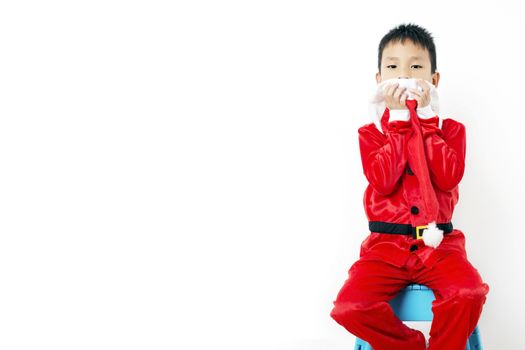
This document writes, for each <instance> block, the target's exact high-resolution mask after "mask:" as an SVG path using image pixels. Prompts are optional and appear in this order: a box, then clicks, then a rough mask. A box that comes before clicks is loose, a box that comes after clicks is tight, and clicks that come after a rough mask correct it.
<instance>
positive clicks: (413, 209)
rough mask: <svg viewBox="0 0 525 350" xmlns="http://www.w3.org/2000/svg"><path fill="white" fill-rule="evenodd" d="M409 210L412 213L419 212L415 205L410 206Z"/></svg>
mask: <svg viewBox="0 0 525 350" xmlns="http://www.w3.org/2000/svg"><path fill="white" fill-rule="evenodd" d="M410 212H411V213H412V214H417V213H419V208H418V207H416V206H413V207H412V208H410Z"/></svg>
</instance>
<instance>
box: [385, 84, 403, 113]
mask: <svg viewBox="0 0 525 350" xmlns="http://www.w3.org/2000/svg"><path fill="white" fill-rule="evenodd" d="M405 90H406V88H404V87H400V86H399V84H398V83H395V84H390V85H388V87H387V88H386V90H385V93H384V94H385V104H386V106H387V108H388V109H407V106H406V104H405V101H406V99H407V95H406V94H405V93H404V92H405Z"/></svg>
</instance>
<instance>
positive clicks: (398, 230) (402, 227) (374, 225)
mask: <svg viewBox="0 0 525 350" xmlns="http://www.w3.org/2000/svg"><path fill="white" fill-rule="evenodd" d="M436 226H437V227H438V228H439V229H441V230H443V233H445V234H446V233H450V232H452V230H453V227H452V223H451V222H447V223H444V224H436ZM368 227H369V229H370V231H371V232H378V233H390V234H394V235H407V236H408V235H411V236H412V238H414V239H421V238H423V231H424V230H425V229H426V228H428V225H422V226H412V225H410V224H395V223H392V222H384V221H369V222H368Z"/></svg>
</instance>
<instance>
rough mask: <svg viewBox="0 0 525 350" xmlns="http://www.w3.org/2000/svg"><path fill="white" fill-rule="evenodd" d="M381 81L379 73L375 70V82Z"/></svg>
mask: <svg viewBox="0 0 525 350" xmlns="http://www.w3.org/2000/svg"><path fill="white" fill-rule="evenodd" d="M380 82H381V73H379V72H377V73H376V83H378V84H379V83H380Z"/></svg>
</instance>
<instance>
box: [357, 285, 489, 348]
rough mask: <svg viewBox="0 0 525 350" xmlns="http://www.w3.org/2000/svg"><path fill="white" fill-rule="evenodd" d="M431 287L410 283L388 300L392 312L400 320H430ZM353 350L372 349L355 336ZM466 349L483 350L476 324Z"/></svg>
mask: <svg viewBox="0 0 525 350" xmlns="http://www.w3.org/2000/svg"><path fill="white" fill-rule="evenodd" d="M434 299H435V296H434V292H432V289H430V288H428V287H427V286H424V285H422V284H410V285H408V286H407V287H406V288H405V289H403V290H402V291H400V292H399V294H398V295H396V297H395V298H394V299H392V300H390V302H389V303H390V305H391V306H392V309H393V310H394V313H395V314H396V316H397V317H399V319H400V320H401V321H432V319H433V317H434V314H433V313H432V301H433V300H434ZM354 350H373V349H372V347H371V346H370V344H368V343H367V342H366V341H364V340H362V339H359V338H357V337H356V341H355V347H354ZM466 350H483V346H482V345H481V338H480V334H479V329H478V326H476V328H475V329H474V331H473V332H472V334H471V335H470V337H469V339H468V342H467V348H466Z"/></svg>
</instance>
